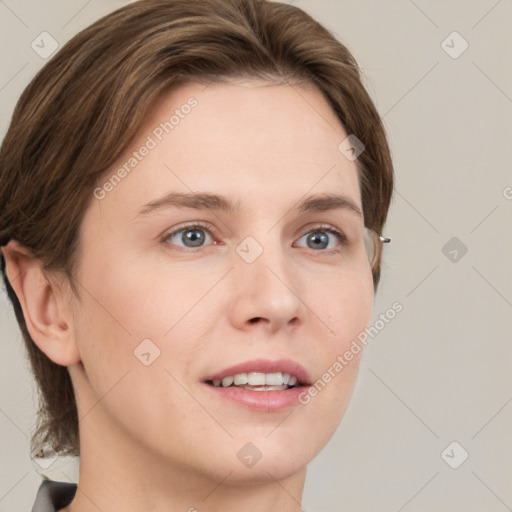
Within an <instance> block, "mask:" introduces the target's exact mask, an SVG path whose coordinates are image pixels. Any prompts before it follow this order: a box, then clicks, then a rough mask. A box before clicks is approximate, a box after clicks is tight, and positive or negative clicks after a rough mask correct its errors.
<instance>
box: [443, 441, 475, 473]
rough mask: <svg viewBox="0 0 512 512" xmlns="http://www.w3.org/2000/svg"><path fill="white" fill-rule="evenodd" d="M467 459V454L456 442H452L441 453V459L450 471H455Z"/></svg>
mask: <svg viewBox="0 0 512 512" xmlns="http://www.w3.org/2000/svg"><path fill="white" fill-rule="evenodd" d="M468 457H469V453H468V452H467V451H466V450H465V449H464V447H463V446H462V445H461V444H459V443H458V442H457V441H452V442H451V443H450V444H449V445H448V446H447V447H446V448H445V449H444V450H443V451H442V452H441V458H442V459H443V460H444V461H445V462H446V464H448V466H450V467H451V468H452V469H457V468H459V467H460V466H462V464H464V462H466V460H467V458H468Z"/></svg>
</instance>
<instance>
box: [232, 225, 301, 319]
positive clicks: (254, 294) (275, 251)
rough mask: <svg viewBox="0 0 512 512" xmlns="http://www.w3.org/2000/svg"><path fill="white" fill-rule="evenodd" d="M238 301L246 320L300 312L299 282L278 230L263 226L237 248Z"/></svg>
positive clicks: (290, 317) (290, 316)
mask: <svg viewBox="0 0 512 512" xmlns="http://www.w3.org/2000/svg"><path fill="white" fill-rule="evenodd" d="M236 253H237V255H236V256H237V257H236V261H235V275H236V280H237V285H238V286H237V289H238V294H237V295H238V301H239V305H240V306H241V308H242V310H243V311H244V316H245V318H246V320H251V318H254V317H258V318H265V319H267V320H269V321H270V322H274V323H275V322H278V323H282V322H287V321H290V320H292V319H293V318H295V317H296V316H297V315H299V314H300V311H299V310H300V307H301V304H302V303H301V300H300V299H299V293H300V290H299V289H298V288H300V282H299V278H298V276H296V275H294V273H293V266H292V265H291V263H290V261H289V260H288V258H289V254H288V251H287V248H286V247H284V246H283V242H282V240H281V238H280V235H279V230H277V229H276V230H271V231H270V232H265V231H264V230H261V231H259V232H258V234H256V235H254V236H247V237H246V238H245V239H244V240H243V241H242V242H241V243H240V244H239V245H238V247H237V248H236Z"/></svg>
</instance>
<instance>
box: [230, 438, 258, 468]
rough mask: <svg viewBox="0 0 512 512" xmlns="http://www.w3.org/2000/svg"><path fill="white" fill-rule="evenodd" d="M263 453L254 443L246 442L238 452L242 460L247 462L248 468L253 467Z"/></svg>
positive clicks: (243, 462) (244, 462)
mask: <svg viewBox="0 0 512 512" xmlns="http://www.w3.org/2000/svg"><path fill="white" fill-rule="evenodd" d="M262 455H263V454H262V453H261V452H260V451H259V450H258V448H257V447H256V446H255V445H254V444H252V443H246V444H244V446H242V448H240V450H238V452H237V454H236V456H237V457H238V458H239V459H240V462H242V464H245V465H246V466H247V467H248V468H252V467H253V466H254V465H255V464H256V463H257V462H258V461H259V460H260V459H261V457H262Z"/></svg>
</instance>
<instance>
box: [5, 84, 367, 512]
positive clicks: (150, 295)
mask: <svg viewBox="0 0 512 512" xmlns="http://www.w3.org/2000/svg"><path fill="white" fill-rule="evenodd" d="M191 96H193V97H194V98H196V99H197V101H198V104H197V106H196V107H195V108H194V109H192V111H191V112H190V114H189V115H187V116H186V117H185V118H183V119H181V120H180V123H179V125H177V126H176V127H175V128H174V129H173V131H172V132H171V133H169V134H166V135H165V137H164V138H163V140H162V141H161V142H159V143H158V145H157V147H155V148H154V149H152V150H151V151H150V152H149V154H148V155H147V156H146V157H145V158H144V159H143V160H142V161H141V162H140V163H139V164H138V165H137V167H136V168H135V169H134V170H132V171H131V173H130V174H129V175H128V176H126V177H125V178H124V179H123V180H122V181H121V183H119V184H117V185H116V187H114V189H113V190H112V191H110V192H109V193H108V194H106V195H105V197H104V198H103V199H101V200H98V199H96V198H91V202H90V204H89V207H88V208H87V211H86V212H85V216H84V218H83V222H82V225H81V232H80V239H81V253H80V261H79V266H78V269H77V280H78V283H79V284H80V290H81V297H80V299H78V298H75V297H72V296H71V292H70V290H69V287H68V286H67V284H66V281H65V280H64V279H63V278H61V277H59V275H58V274H53V273H52V274H51V273H48V272H43V270H42V266H41V262H40V261H39V260H37V259H35V258H33V257H32V256H31V255H30V253H29V252H28V251H27V250H26V249H24V248H23V247H22V246H20V245H19V244H18V243H17V242H15V241H11V242H10V243H9V244H8V245H7V246H6V247H5V248H4V254H5V257H6V261H7V272H8V276H9V278H10V280H11V282H12V283H13V285H14V288H15V291H16V293H17V295H18V297H20V302H21V304H22V308H23V311H24V314H25V318H26V319H27V324H28V328H29V332H30V334H31V335H32V338H33V339H34V341H35V342H36V343H37V344H38V346H39V347H40V348H41V350H43V352H45V353H46V354H47V355H48V357H50V358H51V359H52V360H54V361H55V362H57V363H59V364H63V365H65V366H67V367H68V370H69V373H70V375H71V378H72V382H73V386H74V388H75V392H76V395H77V401H78V410H79V418H80V437H81V440H80V443H81V445H80V449H81V454H82V455H81V460H80V478H79V491H78V492H77V494H76V497H75V499H74V501H73V502H72V504H71V505H70V506H69V507H67V508H66V509H63V510H66V511H68V512H69V511H71V512H88V511H95V512H97V510H98V509H100V510H101V511H102V512H109V511H118V510H123V511H125V512H131V511H139V512H140V511H142V510H148V511H149V510H151V511H155V512H160V511H162V512H163V511H166V512H169V511H187V510H188V511H190V512H191V511H193V510H199V511H201V512H203V511H218V510H221V509H222V510H223V512H230V511H235V510H236V511H239V510H245V511H249V512H250V511H256V510H258V511H261V510H267V511H274V510H275V511H287V512H298V511H300V503H301V498H302V492H303V487H304V482H305V477H306V466H307V464H308V463H309V462H310V460H311V459H312V458H313V457H314V456H316V455H317V454H318V453H319V451H320V450H321V449H322V447H323V446H324V445H325V444H326V442H327V441H328V440H329V439H330V437H331V436H332V434H333V432H334V431H335V429H336V427H337V426H338V424H339V422H340V420H341V418H342V416H343V413H344V411H345V409H346V407H347V405H348V402H349V399H350V396H351V392H352V389H353V386H354V383H355V379H356V375H357V369H358V366H359V358H360V354H357V355H355V356H354V359H353V360H352V361H351V362H350V364H349V365H348V366H346V367H345V368H344V369H343V371H341V372H340V373H339V374H337V375H336V377H335V378H333V379H332V380H331V382H330V383H329V384H328V385H327V386H325V388H324V389H323V390H322V391H321V392H320V393H318V395H317V396H316V397H314V398H313V399H312V400H311V401H310V403H308V404H307V405H303V404H300V403H297V404H295V405H294V406H293V407H290V408H288V409H286V410H284V411H280V412H265V411H255V410H251V409H249V408H246V407H244V406H241V405H240V404H237V403H233V402H229V401H227V400H224V399H222V398H217V397H216V396H212V394H211V393H209V392H208V393H207V390H205V388H204V384H202V381H203V379H204V378H205V377H206V376H207V375H208V374H211V373H212V372H215V371H219V370H222V369H224V368H226V367H229V366H231V365H233V364H236V363H239V362H242V361H247V360H251V359H255V358H267V359H271V360H275V359H280V358H290V359H293V360H294V361H297V362H299V363H300V364H302V365H303V366H304V367H305V368H306V369H307V371H308V372H309V374H310V376H311V377H312V380H313V381H315V380H316V379H319V378H321V376H322V374H324V373H325V372H326V371H327V369H328V368H329V367H332V365H333V364H334V362H335V361H336V358H337V356H338V355H340V354H343V353H344V352H345V351H346V350H347V349H348V348H349V347H350V344H351V342H352V340H354V339H355V337H356V336H357V334H358V333H360V332H361V331H362V330H364V328H365V327H367V326H368V325H369V322H370V319H371V313H372V307H373V299H374V290H373V284H372V276H371V269H370V265H369V262H368V258H367V256H366V253H365V250H364V243H363V218H362V217H360V216H358V215H357V214H355V213H354V212H352V211H350V210H348V209H335V210H330V211H324V212H313V213H308V214H300V213H298V212H296V211H295V210H294V207H295V205H296V203H297V202H298V201H300V200H302V199H304V197H305V196H307V195H313V194H322V193H331V194H332V193H336V194H340V195H344V196H347V197H349V198H351V199H352V200H353V202H354V203H356V204H357V205H358V206H359V207H360V208H361V209H362V204H361V198H360V189H359V184H358V177H357V169H356V162H353V161H350V160H348V159H347V158H345V157H344V156H343V154H342V153H340V151H339V150H338V145H339V144H340V142H341V141H343V140H344V139H345V137H346V136H347V134H346V133H345V131H344V129H343V127H342V125H341V124H340V122H339V120H338V119H337V117H336V115H335V113H334V112H333V110H332V109H331V107H330V106H329V104H328V103H327V102H326V100H325V99H324V97H323V96H322V95H321V93H320V92H319V91H318V90H316V89H315V88H313V87H312V86H310V85H307V84H303V85H295V86H290V85H284V84H275V83H270V82H263V81H260V80H248V81H241V80H240V81H236V82H235V81H231V82H230V83H228V84H223V85H210V86H208V87H206V88H205V86H204V85H200V84H197V83H188V84H183V85H180V87H179V88H176V89H174V90H173V91H171V92H170V93H166V95H164V96H163V97H162V98H161V99H160V100H159V101H158V103H157V104H156V105H155V107H154V108H153V109H152V110H151V111H150V112H149V113H148V116H147V118H146V120H145V122H144V124H143V125H142V126H141V127H140V131H139V133H138V135H137V137H136V139H135V140H134V141H133V144H132V145H131V147H130V149H129V150H128V151H127V152H126V154H124V155H123V156H122V157H121V158H120V159H119V161H118V162H117V163H116V165H114V166H112V169H111V170H110V171H109V172H108V173H106V174H105V177H106V178H105V179H108V177H110V176H111V175H112V174H113V172H115V171H116V170H117V169H118V168H119V167H120V166H122V165H123V163H124V162H125V161H126V160H127V158H129V156H130V155H131V153H132V152H133V151H135V150H137V149H138V148H140V147H141V146H142V145H143V144H144V142H145V141H146V140H147V137H148V135H151V134H152V131H153V130H154V129H155V127H157V126H158V125H159V123H160V122H163V121H165V120H167V119H169V116H170V114H172V112H173V110H174V109H175V108H179V107H180V106H181V105H183V104H184V103H186V101H187V100H188V99H189V98H190V97H191ZM153 138H154V137H153ZM100 185H101V184H100ZM171 191H174V192H191V191H194V192H197V191H201V192H210V193H217V194H221V195H224V196H226V197H227V198H229V199H231V200H232V201H238V202H239V206H240V210H239V212H238V213H236V214H234V213H229V212H222V211H214V210H211V209H205V210H194V209H190V208H176V207H169V208H166V209H162V210H159V211H155V212H153V213H151V214H148V215H143V216H139V217H137V212H138V210H139V209H140V208H141V207H142V206H143V205H144V204H146V203H147V202H149V201H152V200H155V199H157V198H160V197H161V196H163V195H164V194H166V193H168V192H171ZM196 221H202V222H204V223H207V224H208V225H209V226H211V227H212V230H211V234H210V233H209V232H207V231H200V233H199V234H203V235H204V236H205V242H204V245H203V246H200V247H198V248H196V249H194V248H187V246H186V245H185V243H184V242H183V240H182V238H181V235H182V234H183V232H180V233H179V234H178V235H174V236H173V237H170V238H167V240H164V241H162V239H163V237H164V236H165V235H166V234H169V233H170V232H171V231H172V230H173V229H177V228H179V227H181V226H183V225H184V224H190V223H194V222H196ZM322 224H327V225H329V226H332V227H334V228H337V229H339V230H341V231H343V232H344V234H345V235H346V236H347V238H348V239H349V245H348V246H343V245H341V242H340V240H339V239H338V238H337V236H336V235H333V234H329V235H328V236H329V247H328V248H327V249H315V246H311V245H308V236H307V235H308V234H310V233H311V232H316V231H317V226H318V225H322ZM196 230H197V228H196V229H194V230H193V231H196ZM247 236H251V237H253V238H254V239H255V240H256V241H257V243H258V244H259V245H260V246H261V248H262V249H263V252H262V254H261V255H260V256H259V257H258V258H257V259H256V260H255V261H254V262H253V263H250V264H249V263H247V262H246V261H244V259H242V258H241V257H240V256H239V254H238V253H237V252H236V250H235V249H236V247H237V246H238V245H239V244H240V243H241V242H242V241H243V240H244V239H245V238H246V237H247ZM332 249H338V250H339V252H331V253H329V250H332ZM16 276H18V278H17V279H14V278H15V277H16ZM255 318H257V319H259V320H257V321H251V319H255ZM148 338H149V339H150V340H152V342H153V343H154V344H155V345H156V346H158V348H159V349H160V356H159V357H158V358H157V359H155V360H154V362H152V363H151V364H150V365H149V366H145V365H144V364H142V363H141V362H140V361H139V359H138V358H137V357H134V350H135V349H136V347H137V346H138V345H139V344H140V343H141V341H142V340H144V339H148ZM247 442H251V443H253V444H254V445H255V446H256V447H257V448H258V449H259V451H260V452H261V453H262V457H261V459H260V460H259V461H258V462H257V463H256V464H255V465H254V466H253V467H251V468H248V467H246V466H245V465H244V464H242V463H241V461H240V460H239V458H238V457H237V452H238V451H239V450H240V449H241V448H242V447H243V446H244V445H245V444H246V443H247Z"/></svg>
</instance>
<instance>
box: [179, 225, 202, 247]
mask: <svg viewBox="0 0 512 512" xmlns="http://www.w3.org/2000/svg"><path fill="white" fill-rule="evenodd" d="M198 233H199V235H198ZM203 240H204V234H201V230H200V229H196V230H188V231H186V232H185V234H184V240H183V241H184V242H185V241H189V242H192V244H193V247H198V246H200V245H201V243H202V242H203Z"/></svg>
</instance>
